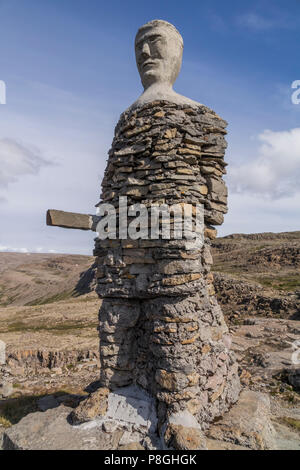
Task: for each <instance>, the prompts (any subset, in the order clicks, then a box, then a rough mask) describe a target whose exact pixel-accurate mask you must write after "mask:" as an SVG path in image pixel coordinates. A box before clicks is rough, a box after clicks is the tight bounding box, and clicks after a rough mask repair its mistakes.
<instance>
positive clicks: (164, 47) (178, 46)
mask: <svg viewBox="0 0 300 470" xmlns="http://www.w3.org/2000/svg"><path fill="white" fill-rule="evenodd" d="M182 53H183V39H182V37H181V35H180V33H179V32H178V31H177V29H176V28H175V26H173V25H172V24H170V23H168V22H167V21H162V20H154V21H150V22H149V23H147V24H145V25H144V26H142V27H141V28H140V29H139V30H138V32H137V35H136V38H135V56H136V63H137V67H138V71H139V74H140V77H141V81H142V84H143V87H144V93H143V94H142V95H141V96H140V97H139V99H138V100H137V101H136V102H135V103H134V104H133V105H132V108H135V107H139V106H141V105H143V104H145V103H149V102H151V101H155V100H167V101H171V102H172V103H176V104H186V105H191V106H193V105H198V104H199V103H197V102H196V101H193V100H191V99H189V98H186V97H185V96H182V95H179V94H178V93H176V92H175V91H174V90H173V84H174V83H175V80H176V79H177V77H178V74H179V72H180V69H181V63H182Z"/></svg>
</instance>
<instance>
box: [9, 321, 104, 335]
mask: <svg viewBox="0 0 300 470" xmlns="http://www.w3.org/2000/svg"><path fill="white" fill-rule="evenodd" d="M97 325H98V323H97V322H91V323H86V322H81V321H74V322H64V323H57V324H53V325H45V324H41V325H33V324H30V323H29V324H28V323H24V322H22V321H18V322H13V323H10V324H8V325H7V327H6V329H5V330H0V331H1V333H12V332H21V331H27V332H28V331H33V332H37V331H49V332H53V333H56V334H59V333H60V332H61V333H62V334H63V333H65V332H66V331H73V330H82V329H84V328H97Z"/></svg>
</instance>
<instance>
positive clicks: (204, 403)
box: [47, 20, 240, 449]
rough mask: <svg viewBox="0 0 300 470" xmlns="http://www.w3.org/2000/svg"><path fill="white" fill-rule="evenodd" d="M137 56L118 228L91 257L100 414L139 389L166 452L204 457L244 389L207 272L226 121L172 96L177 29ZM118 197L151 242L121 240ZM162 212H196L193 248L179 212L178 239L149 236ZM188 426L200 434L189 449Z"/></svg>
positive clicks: (112, 193) (115, 165)
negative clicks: (219, 422) (137, 86)
mask: <svg viewBox="0 0 300 470" xmlns="http://www.w3.org/2000/svg"><path fill="white" fill-rule="evenodd" d="M135 52H136V61H137V66H138V70H139V73H140V76H141V80H142V84H143V86H144V93H143V94H142V95H141V96H140V97H139V98H138V100H137V101H136V102H135V103H134V104H133V105H132V106H131V107H130V108H128V109H127V110H126V111H125V112H123V113H122V114H121V116H120V119H119V122H118V123H117V125H116V128H115V135H114V139H113V142H112V146H111V149H110V150H109V152H108V155H109V157H108V161H107V167H106V170H105V174H104V178H103V181H102V194H101V196H100V202H99V204H98V206H99V207H100V208H101V207H102V208H104V207H105V206H106V207H107V204H109V205H110V206H109V207H110V208H112V209H113V211H112V212H113V213H114V220H116V221H117V222H118V224H117V225H118V228H119V233H117V237H116V238H115V239H109V238H108V239H102V238H101V237H98V238H97V239H96V241H95V250H94V254H95V256H96V257H97V260H96V263H97V274H96V277H97V288H96V291H97V293H98V295H99V297H100V298H101V299H102V305H101V308H100V311H99V332H100V361H101V370H100V382H101V387H102V388H101V390H100V392H99V394H100V395H99V396H100V397H101V409H102V410H103V409H105V406H104V405H103V403H102V401H103V400H104V397H107V396H108V397H110V398H108V401H107V403H110V406H112V405H111V403H114V402H113V398H112V395H113V394H114V393H116V394H117V395H118V394H120V393H123V392H121V390H124V387H125V389H126V390H127V392H124V393H125V395H126V393H131V392H128V390H129V389H130V390H131V389H134V390H135V392H134V393H137V395H140V393H142V396H144V395H143V394H145V395H147V397H150V401H151V403H155V404H156V411H157V415H156V420H157V421H156V422H157V424H155V425H154V426H152V425H151V426H152V428H153V427H154V428H155V430H156V431H157V432H158V434H159V436H160V437H161V438H162V439H163V441H164V445H165V446H167V447H169V448H170V447H171V448H172V447H173V448H174V447H175V448H177V449H191V448H192V449H200V448H202V447H203V441H202V440H201V439H202V438H201V436H203V435H202V431H205V430H206V429H207V428H208V427H209V426H210V423H211V422H212V421H213V420H214V419H215V418H217V417H220V416H222V415H223V414H224V413H225V412H226V411H227V410H228V409H229V408H230V406H231V405H232V404H233V403H235V402H236V401H237V399H238V396H239V392H240V381H239V377H238V366H237V362H236V360H235V356H234V354H233V352H232V351H231V350H230V336H229V335H228V328H227V326H226V324H225V321H224V318H223V314H222V311H221V308H220V307H219V305H218V303H217V300H216V298H215V291H214V287H213V276H212V273H211V272H210V268H211V265H212V262H213V261H212V257H211V254H210V244H211V241H212V240H213V239H214V238H215V237H216V233H217V232H216V229H215V228H214V226H215V225H220V224H222V223H223V218H224V214H225V213H226V212H227V188H226V186H225V183H224V181H223V179H222V177H223V175H224V174H225V173H226V169H225V167H226V163H225V162H224V154H225V149H226V146H227V144H226V141H225V137H224V136H225V135H226V126H227V123H226V121H224V120H223V119H221V118H220V117H219V116H218V115H217V114H216V113H215V112H214V111H212V110H211V109H209V108H208V107H207V106H204V105H202V104H200V103H197V102H195V101H192V100H190V99H189V98H186V97H184V96H181V95H179V94H177V93H176V92H175V91H174V90H173V88H172V87H173V84H174V82H175V80H176V78H177V76H178V73H179V71H180V67H181V60H182V52H183V40H182V37H181V36H180V34H179V33H178V31H177V29H176V28H175V27H174V26H173V25H171V24H170V23H167V22H166V21H161V20H155V21H151V22H150V23H147V24H145V25H144V26H142V27H141V28H140V29H139V31H138V33H137V36H136V39H135ZM121 197H122V200H123V199H126V212H127V209H128V212H129V213H128V219H130V214H131V212H132V210H135V209H134V208H135V207H136V203H142V204H143V207H144V208H146V220H148V222H150V225H149V224H148V225H147V224H146V232H145V231H144V232H143V233H144V235H145V234H146V236H138V237H137V238H135V237H131V236H129V235H127V227H126V233H125V236H120V226H121V224H120V223H119V222H120V218H121V216H120V205H119V202H120V198H121ZM125 197H126V198H125ZM157 205H159V206H161V205H164V207H167V208H168V209H171V208H172V207H174V205H176V207H177V209H178V210H181V209H182V207H183V206H184V207H185V206H186V205H189V206H190V207H192V208H193V210H192V211H191V214H192V226H195V225H196V222H197V219H196V214H197V208H198V207H199V206H200V207H201V208H202V214H203V229H202V231H198V232H197V233H196V236H194V238H192V239H190V238H189V237H188V236H187V235H186V234H184V236H183V237H178V236H174V234H175V233H176V230H175V213H174V210H173V212H172V210H170V218H169V221H170V224H169V226H170V227H171V229H170V237H163V236H162V232H163V229H162V228H161V231H158V232H156V236H155V237H152V236H150V233H151V235H152V231H151V229H152V228H153V221H152V218H151V217H149V213H148V210H149V209H152V207H153V206H157ZM129 209H130V210H129ZM194 209H195V211H194ZM96 218H97V216H90V215H84V214H73V213H66V212H62V211H54V210H50V211H48V214H47V223H48V224H49V225H58V226H62V227H68V228H70V227H72V228H79V229H85V230H89V229H91V230H95V225H96V223H95V222H96ZM98 219H99V217H98ZM101 220H102V219H101ZM200 232H201V233H200ZM171 234H172V235H173V236H171ZM130 396H131V395H130ZM131 397H132V396H131ZM144 402H145V400H144ZM102 405H103V406H102ZM89 406H90V405H89V402H88V400H87V402H86V405H85V404H83V408H84V407H87V410H88V413H89ZM151 406H152V405H151ZM153 406H155V405H153ZM78 413H79V416H81V415H80V413H81V411H78ZM107 413H109V412H107ZM108 416H110V415H109V414H108ZM78 419H79V418H78ZM81 419H82V417H81V418H80V420H81ZM103 419H104V421H105V419H107V418H106V417H105V416H104V418H103ZM185 426H186V428H188V429H187V430H182V428H184V427H185ZM191 427H192V428H196V434H195V433H194V436H195V435H196V436H197V439H196V441H195V440H194V441H193V444H192V446H193V447H191V442H190V441H189V436H190V429H191ZM194 430H195V429H194ZM143 432H144V431H143ZM145 433H147V431H145ZM184 436H185V437H184ZM183 441H184V442H183ZM204 447H205V446H204Z"/></svg>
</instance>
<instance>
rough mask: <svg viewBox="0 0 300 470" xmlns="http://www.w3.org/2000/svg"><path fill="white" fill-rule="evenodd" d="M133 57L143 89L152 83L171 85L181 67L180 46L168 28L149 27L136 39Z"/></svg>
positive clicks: (177, 39) (176, 37) (174, 34)
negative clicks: (134, 57)
mask: <svg viewBox="0 0 300 470" xmlns="http://www.w3.org/2000/svg"><path fill="white" fill-rule="evenodd" d="M135 56H136V63H137V67H138V71H139V74H140V76H141V80H142V84H143V86H144V88H148V87H149V86H150V85H152V84H154V83H165V84H169V85H173V83H174V82H175V80H176V78H177V76H178V74H179V71H180V67H181V61H182V46H181V43H180V40H179V38H178V36H177V35H176V33H175V32H174V33H173V32H172V31H170V30H169V28H166V27H164V26H154V27H149V28H145V29H143V30H142V31H141V32H140V33H138V35H137V37H136V40H135Z"/></svg>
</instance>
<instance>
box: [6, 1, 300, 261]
mask: <svg viewBox="0 0 300 470" xmlns="http://www.w3.org/2000/svg"><path fill="white" fill-rule="evenodd" d="M0 17H1V29H0V49H1V51H0V57H1V60H0V80H2V81H4V82H5V84H6V88H7V92H6V104H0V251H24V252H26V251H31V252H59V253H83V254H91V252H92V248H93V237H94V234H93V233H89V232H80V231H68V230H64V229H59V228H54V227H52V228H51V227H46V225H45V213H46V210H47V209H48V208H55V209H64V210H69V211H75V212H85V213H94V210H95V209H94V205H95V204H96V203H97V202H98V200H99V199H98V198H99V194H100V182H101V176H102V174H103V171H104V168H105V165H106V154H107V151H108V149H109V147H110V144H111V140H112V136H113V128H114V125H115V123H116V121H117V119H118V116H119V114H120V113H121V112H122V111H123V110H124V109H126V108H127V107H128V106H129V105H130V104H131V103H132V102H133V101H135V100H136V98H137V96H138V95H139V94H140V93H141V91H142V88H141V84H140V81H139V76H138V73H137V70H136V65H135V58H134V50H133V42H134V36H135V33H136V31H137V29H138V27H139V26H140V25H142V24H144V23H145V22H147V21H150V20H152V19H155V18H160V19H164V20H167V21H170V22H171V23H173V24H174V25H175V26H176V27H177V28H178V29H179V31H180V32H181V34H182V36H183V39H184V43H185V50H184V60H183V67H182V71H181V74H180V77H179V78H178V80H177V82H176V84H175V85H176V86H175V89H176V91H177V92H179V93H181V94H184V95H187V96H189V97H191V98H192V99H194V100H197V101H199V102H201V103H204V104H206V105H207V106H209V107H212V108H213V109H214V110H215V111H216V112H217V113H218V114H220V115H221V116H222V117H224V118H225V119H226V120H227V121H228V122H229V127H228V131H229V134H228V143H229V146H228V149H227V154H226V159H227V161H228V163H229V166H228V175H227V183H228V186H229V190H230V197H229V213H228V214H227V216H226V218H225V223H224V225H223V226H222V228H220V229H219V233H220V234H221V235H226V234H229V233H236V232H239V233H241V232H242V233H251V232H263V231H274V232H279V231H291V230H300V222H299V220H300V184H299V182H300V104H298V105H297V104H293V103H292V101H291V95H292V92H293V91H294V90H292V88H291V85H292V82H293V81H295V80H300V68H299V44H300V2H299V0H289V1H288V2H286V1H281V0H258V1H255V0H254V1H253V0H252V1H250V0H249V1H243V2H241V1H235V0H226V2H224V1H223V0H215V1H214V2H211V1H210V0H186V1H185V2H179V1H175V0H151V2H146V1H142V2H141V1H140V0H139V1H138V0H127V1H126V2H125V1H123V0H111V1H110V2H107V1H104V0H43V1H39V0H0ZM299 96H300V93H299ZM0 101H1V97H0Z"/></svg>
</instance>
